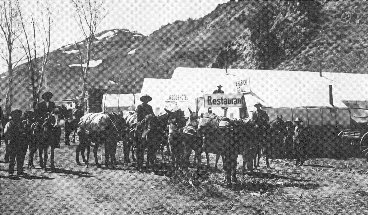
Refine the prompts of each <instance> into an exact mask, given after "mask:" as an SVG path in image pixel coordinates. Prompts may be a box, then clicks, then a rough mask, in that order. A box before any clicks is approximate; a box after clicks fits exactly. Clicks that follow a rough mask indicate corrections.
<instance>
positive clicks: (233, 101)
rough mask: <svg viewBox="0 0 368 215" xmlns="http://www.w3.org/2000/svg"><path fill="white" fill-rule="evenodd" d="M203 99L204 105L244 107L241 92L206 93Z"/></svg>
mask: <svg viewBox="0 0 368 215" xmlns="http://www.w3.org/2000/svg"><path fill="white" fill-rule="evenodd" d="M204 100H205V101H204V106H205V107H244V105H245V104H246V102H245V98H244V96H243V95H242V94H207V95H204Z"/></svg>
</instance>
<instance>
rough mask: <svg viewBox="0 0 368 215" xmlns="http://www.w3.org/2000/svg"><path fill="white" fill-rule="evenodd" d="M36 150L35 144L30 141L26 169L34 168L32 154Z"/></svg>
mask: <svg viewBox="0 0 368 215" xmlns="http://www.w3.org/2000/svg"><path fill="white" fill-rule="evenodd" d="M36 150H37V148H36V145H35V142H34V141H32V142H31V144H30V145H29V155H28V168H34V165H33V158H34V154H35V152H36Z"/></svg>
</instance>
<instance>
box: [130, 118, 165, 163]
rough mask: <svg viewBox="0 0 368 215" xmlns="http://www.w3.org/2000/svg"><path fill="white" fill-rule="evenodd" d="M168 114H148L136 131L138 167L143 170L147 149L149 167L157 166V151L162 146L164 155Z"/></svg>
mask: <svg viewBox="0 0 368 215" xmlns="http://www.w3.org/2000/svg"><path fill="white" fill-rule="evenodd" d="M169 117H170V116H169V115H168V114H163V115H159V116H154V115H152V114H149V115H147V116H146V117H145V118H144V120H143V121H142V122H140V123H138V126H137V128H136V130H135V131H134V132H135V143H136V155H137V169H138V170H141V169H142V167H143V161H144V151H145V149H147V165H146V166H147V167H148V168H150V167H152V168H153V170H154V168H155V163H156V153H157V151H158V150H159V149H160V148H161V149H162V155H163V147H164V145H165V142H166V141H167V135H166V130H167V124H168V120H169Z"/></svg>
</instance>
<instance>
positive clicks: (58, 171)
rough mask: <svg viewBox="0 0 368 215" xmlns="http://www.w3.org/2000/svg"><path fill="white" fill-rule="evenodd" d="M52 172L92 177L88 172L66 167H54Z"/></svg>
mask: <svg viewBox="0 0 368 215" xmlns="http://www.w3.org/2000/svg"><path fill="white" fill-rule="evenodd" d="M52 172H53V173H62V174H66V175H74V176H78V177H84V178H91V177H94V176H93V175H91V173H89V172H84V171H75V170H68V169H62V168H55V170H53V171H52Z"/></svg>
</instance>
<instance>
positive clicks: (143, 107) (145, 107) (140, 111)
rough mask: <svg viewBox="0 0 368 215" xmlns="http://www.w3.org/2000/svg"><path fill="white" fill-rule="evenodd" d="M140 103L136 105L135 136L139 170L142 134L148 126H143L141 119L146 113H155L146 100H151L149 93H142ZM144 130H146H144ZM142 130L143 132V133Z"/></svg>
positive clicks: (142, 153) (142, 156) (141, 159)
mask: <svg viewBox="0 0 368 215" xmlns="http://www.w3.org/2000/svg"><path fill="white" fill-rule="evenodd" d="M140 100H141V102H142V104H140V105H138V106H137V110H136V113H137V129H136V137H137V161H138V162H137V167H138V170H141V169H142V167H143V160H144V149H145V146H144V145H143V143H142V139H143V138H144V137H143V136H144V135H145V134H147V133H148V128H144V127H143V126H145V125H144V124H143V120H144V119H145V117H146V116H148V115H150V114H151V115H153V116H154V115H155V114H154V113H153V109H152V106H151V105H149V104H148V102H150V101H152V97H151V96H149V95H143V96H141V98H140ZM144 130H146V131H144ZM143 132H144V133H143Z"/></svg>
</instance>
